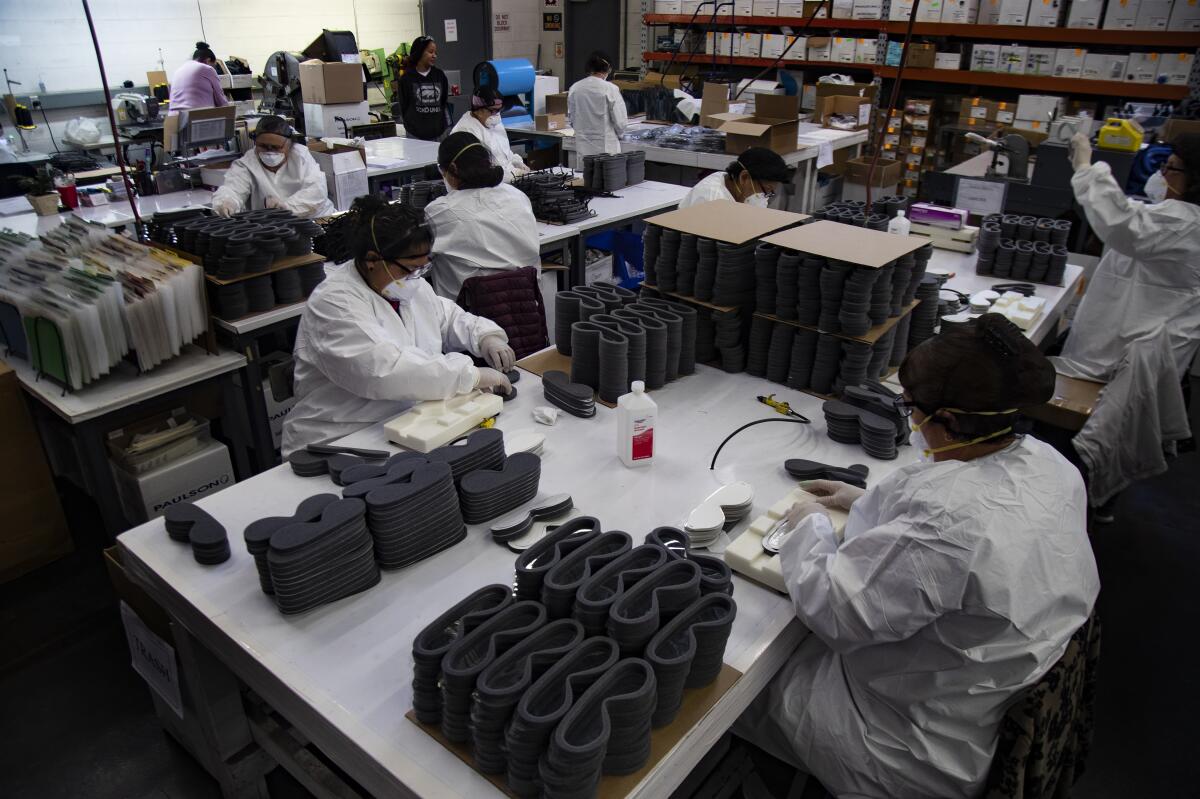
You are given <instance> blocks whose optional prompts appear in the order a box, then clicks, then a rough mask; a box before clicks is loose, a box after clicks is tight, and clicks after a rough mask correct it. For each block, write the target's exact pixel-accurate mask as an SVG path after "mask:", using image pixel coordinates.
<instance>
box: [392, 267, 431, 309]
mask: <svg viewBox="0 0 1200 799" xmlns="http://www.w3.org/2000/svg"><path fill="white" fill-rule="evenodd" d="M429 269H430V267H429V266H423V267H421V268H420V269H418V270H417V271H415V272H412V273H411V274H409V275H408V277H405V278H401V279H400V280H393V281H392V282H391V283H388V284H387V285H386V286H384V287H383V291H381V292H380V293H381V294H382V295H383V296H384V297H387V298H388V299H389V300H391V301H392V302H398V303H400V304H401V305H407V304H408V303H409V302H411V301H412V298H413V297H415V296H417V292H418V291H419V290H420V288H421V278H423V277H424V276H425V275H427V274H429Z"/></svg>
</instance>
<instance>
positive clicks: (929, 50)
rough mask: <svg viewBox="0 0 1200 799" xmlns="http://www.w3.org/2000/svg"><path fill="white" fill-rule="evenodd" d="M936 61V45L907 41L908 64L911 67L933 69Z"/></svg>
mask: <svg viewBox="0 0 1200 799" xmlns="http://www.w3.org/2000/svg"><path fill="white" fill-rule="evenodd" d="M936 61H937V47H935V46H934V45H932V44H919V43H913V42H910V43H909V45H908V66H910V67H912V68H913V69H933V65H934V64H935V63H936Z"/></svg>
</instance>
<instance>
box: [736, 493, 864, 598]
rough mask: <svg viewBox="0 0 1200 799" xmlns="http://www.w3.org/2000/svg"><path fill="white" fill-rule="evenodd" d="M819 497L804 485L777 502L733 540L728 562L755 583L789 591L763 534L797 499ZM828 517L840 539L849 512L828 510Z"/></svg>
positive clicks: (806, 499)
mask: <svg viewBox="0 0 1200 799" xmlns="http://www.w3.org/2000/svg"><path fill="white" fill-rule="evenodd" d="M816 500H817V498H816V497H815V496H813V495H812V494H810V493H808V492H807V491H805V490H804V489H802V488H796V489H793V490H792V491H791V492H790V493H789V494H788V495H787V496H785V497H784V498H783V499H781V500H779V501H778V502H776V503H775V504H774V505H772V506H771V507H770V508H768V509H767V512H766V513H764V514H763V515H761V516H759V517H758V518H756V519H755V520H754V521H753V522H751V523H750V527H748V528H747V529H746V530H744V531H743V532H742V534H741V535H739V536H738V537H737V538H736V539H734V541H733V543H732V544H730V545H729V546H728V547H727V548H726V549H725V562H726V563H728V564H729V568H731V569H733V570H734V571H735V572H737V573H738V574H741V575H742V576H743V577H749V578H750V579H751V580H753V581H754V582H756V583H761V584H762V585H765V586H767V587H768V588H774V589H775V590H776V591H779V592H780V593H783V594H786V593H787V588H785V587H784V584H783V572H782V571H780V568H779V556H778V555H772V554H771V553H769V552H767V551H766V550H764V549H763V548H762V542H763V537H764V536H765V535H766V534H767V531H769V530H770V529H771V527H772V526H773V525H774V524H775V522H777V521H779V520H780V519H782V518H783V517H784V515H785V514H786V513H787V512H788V509H790V508H791V507H792V505H795V504H796V503H797V502H800V503H803V502H816ZM829 517H830V518H831V519H832V520H833V530H834V532H835V533H837V536H838V538H839V539H840V538H841V537H842V532H843V531H844V530H845V529H846V519H847V518H848V517H849V514H848V513H847V512H846V511H844V510H836V509H833V508H830V509H829Z"/></svg>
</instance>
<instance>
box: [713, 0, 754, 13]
mask: <svg viewBox="0 0 1200 799" xmlns="http://www.w3.org/2000/svg"><path fill="white" fill-rule="evenodd" d="M732 10H733V13H734V14H736V15H737V16H739V17H752V16H754V0H733V9H732ZM729 11H730V9H729V7H728V6H726V7H725V8H723V9H721V13H722V14H726V15H728V14H729Z"/></svg>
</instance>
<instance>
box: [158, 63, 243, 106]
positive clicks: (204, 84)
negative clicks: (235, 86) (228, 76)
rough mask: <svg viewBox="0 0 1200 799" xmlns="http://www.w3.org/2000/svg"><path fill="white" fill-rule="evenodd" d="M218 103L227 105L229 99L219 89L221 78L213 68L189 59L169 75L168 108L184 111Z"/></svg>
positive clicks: (218, 104)
mask: <svg viewBox="0 0 1200 799" xmlns="http://www.w3.org/2000/svg"><path fill="white" fill-rule="evenodd" d="M220 105H229V101H228V100H226V99H225V92H223V91H222V90H221V79H220V78H219V77H218V76H217V71H216V70H215V69H213V68H212V67H210V66H209V65H208V64H202V63H200V62H199V61H189V62H187V63H186V64H184V65H183V66H181V67H180V68H179V69H177V70H175V74H174V75H173V76H171V106H170V110H172V111H186V110H188V109H191V108H213V107H215V106H220Z"/></svg>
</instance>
